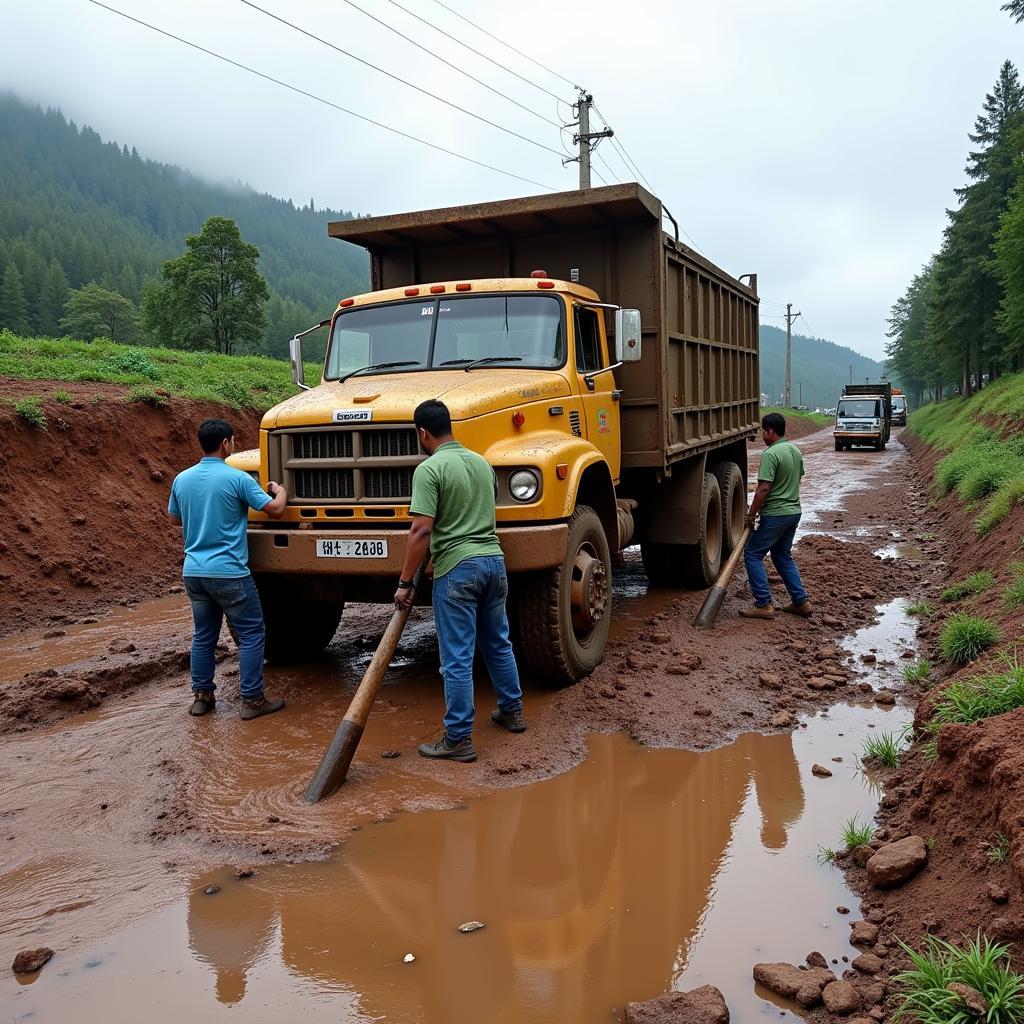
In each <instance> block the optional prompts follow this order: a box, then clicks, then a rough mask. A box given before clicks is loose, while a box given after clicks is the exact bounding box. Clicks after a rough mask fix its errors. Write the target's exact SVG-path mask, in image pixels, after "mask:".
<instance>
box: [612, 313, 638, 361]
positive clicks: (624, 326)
mask: <svg viewBox="0 0 1024 1024" xmlns="http://www.w3.org/2000/svg"><path fill="white" fill-rule="evenodd" d="M615 358H616V360H617V361H618V362H620V363H635V362H637V361H638V360H639V359H640V310H639V309H617V310H616V311H615Z"/></svg>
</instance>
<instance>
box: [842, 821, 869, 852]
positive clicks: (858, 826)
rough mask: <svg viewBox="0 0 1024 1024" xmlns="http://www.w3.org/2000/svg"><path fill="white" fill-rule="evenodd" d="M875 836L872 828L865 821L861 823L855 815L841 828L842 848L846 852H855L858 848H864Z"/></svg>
mask: <svg viewBox="0 0 1024 1024" xmlns="http://www.w3.org/2000/svg"><path fill="white" fill-rule="evenodd" d="M874 836H875V829H874V826H873V825H872V824H871V823H870V822H867V821H863V822H862V821H861V820H860V818H859V817H858V816H857V815H856V814H855V815H854V816H853V817H852V818H850V819H849V821H847V822H846V824H845V825H844V826H843V832H842V840H843V846H845V847H846V849H847V850H856V849H857V847H858V846H866V845H867V844H868V843H870V842H871V840H872V839H873V838H874Z"/></svg>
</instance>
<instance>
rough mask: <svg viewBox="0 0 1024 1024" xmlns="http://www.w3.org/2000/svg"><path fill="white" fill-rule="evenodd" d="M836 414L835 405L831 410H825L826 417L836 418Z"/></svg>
mask: <svg viewBox="0 0 1024 1024" xmlns="http://www.w3.org/2000/svg"><path fill="white" fill-rule="evenodd" d="M835 414H836V407H835V406H834V405H833V406H832V408H831V409H826V410H825V415H826V416H835Z"/></svg>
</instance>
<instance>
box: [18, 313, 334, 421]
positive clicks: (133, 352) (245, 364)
mask: <svg viewBox="0 0 1024 1024" xmlns="http://www.w3.org/2000/svg"><path fill="white" fill-rule="evenodd" d="M320 370H321V367H320V366H319V365H318V364H307V365H306V367H305V372H306V381H307V383H309V384H311V385H312V384H316V383H317V382H318V381H319V380H320ZM0 377H15V378H17V379H19V380H55V381H68V382H72V383H74V382H80V381H98V382H100V383H105V384H116V385H121V386H123V387H126V388H128V389H135V388H150V389H156V388H160V389H161V390H163V391H166V392H167V393H168V395H170V396H171V397H172V398H191V399H197V400H199V401H205V402H217V403H219V404H221V405H228V406H232V407H234V408H241V407H247V408H252V409H256V410H264V409H269V408H270V407H271V406H272V405H276V404H277V403H278V402H281V401H283V400H284V399H285V398H289V397H291V396H292V395H294V394H295V386H294V385H293V384H292V380H291V370H290V368H289V365H288V363H287V362H285V361H284V360H280V359H265V358H264V357H262V356H222V355H217V354H215V353H212V352H189V351H185V350H183V349H172V348H146V347H142V346H137V345H117V344H115V343H114V342H112V341H109V340H107V339H105V338H97V339H96V340H94V341H79V340H77V339H75V338H22V337H18V336H16V335H14V334H11V333H10V331H6V330H3V331H0ZM59 400H60V399H58V401H59Z"/></svg>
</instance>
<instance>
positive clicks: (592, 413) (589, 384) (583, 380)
mask: <svg viewBox="0 0 1024 1024" xmlns="http://www.w3.org/2000/svg"><path fill="white" fill-rule="evenodd" d="M599 315H600V313H599V311H598V310H595V309H588V308H587V307H586V306H575V305H574V306H573V336H574V339H575V353H576V375H577V381H578V384H579V391H580V397H581V399H582V403H583V418H584V420H585V422H586V431H587V438H588V439H589V440H590V443H591V444H592V445H594V447H595V448H598V449H599V450H600V451H601V452H602V454H603V455H604V457H605V459H606V460H607V462H608V469H609V470H610V472H611V475H612V479H613V480H618V478H619V466H620V461H621V454H620V453H621V446H620V440H619V403H618V400H617V397H613V393H614V392H615V377H614V375H613V373H612V371H611V370H604V371H603V372H601V373H597V374H594V375H593V376H592V377H589V378H587V377H585V376H584V374H587V373H590V372H591V371H593V370H600V369H601V367H603V366H607V365H608V361H607V359H606V357H605V351H604V346H603V345H602V343H601V327H600V324H599V322H598V319H597V318H598V316H599Z"/></svg>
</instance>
